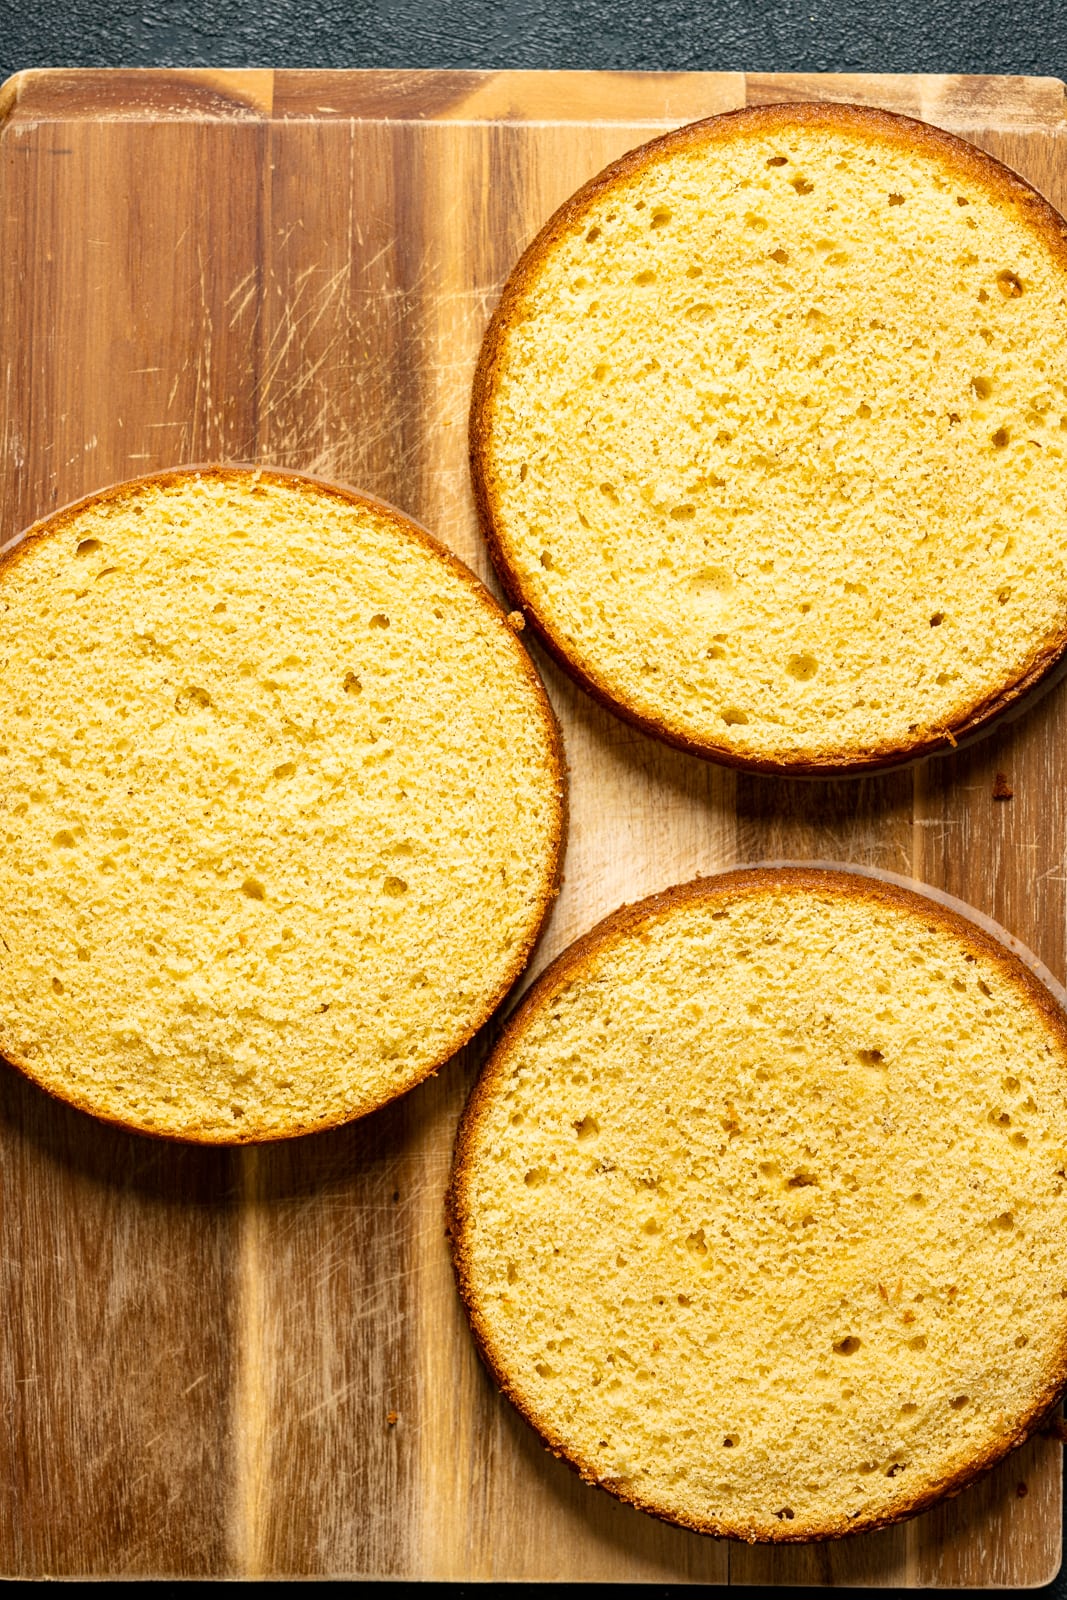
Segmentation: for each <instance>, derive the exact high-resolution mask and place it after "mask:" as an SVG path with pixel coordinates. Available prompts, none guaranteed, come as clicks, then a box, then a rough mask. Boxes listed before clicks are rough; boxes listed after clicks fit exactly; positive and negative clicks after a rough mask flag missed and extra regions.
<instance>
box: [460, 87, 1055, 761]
mask: <svg viewBox="0 0 1067 1600" xmlns="http://www.w3.org/2000/svg"><path fill="white" fill-rule="evenodd" d="M1065 238H1067V232H1065V226H1064V224H1063V221H1062V219H1061V218H1060V217H1059V216H1058V215H1057V214H1056V213H1055V212H1054V211H1053V210H1052V208H1051V207H1050V206H1048V205H1047V203H1046V202H1044V201H1043V200H1041V199H1040V198H1039V197H1038V196H1037V195H1036V193H1035V192H1034V191H1033V190H1031V189H1029V188H1028V186H1027V185H1025V184H1024V183H1023V182H1022V181H1021V180H1020V179H1018V178H1016V177H1015V176H1014V175H1013V174H1011V173H1009V172H1008V171H1007V169H1006V168H1004V167H1002V166H1001V165H1000V164H999V163H997V162H995V161H993V160H992V159H991V158H989V157H986V156H984V155H982V154H981V153H980V152H978V151H975V150H974V149H972V148H971V147H970V146H968V145H966V144H964V143H963V142H962V141H960V140H957V139H955V138H952V137H951V136H949V135H946V134H943V133H940V132H939V131H937V130H935V129H932V128H929V127H925V126H924V125H922V124H919V123H916V122H913V121H910V120H908V119H905V118H899V117H894V116H889V115H886V114H884V113H878V112H873V111H869V110H862V109H859V108H855V107H842V106H816V105H809V106H783V107H765V108H760V109H757V110H750V111H746V112H741V113H733V114H729V115H726V116H722V117H718V118H713V119H711V120H710V121H708V122H706V123H702V124H697V125H695V126H693V127H691V128H688V129H683V130H680V131H679V132H678V133H676V134H673V135H669V136H668V137H667V138H666V139H663V140H659V141H656V142H655V143H653V144H651V145H648V146H646V147H644V148H643V149H641V150H638V151H635V152H632V153H631V155H629V156H627V157H624V158H623V160H622V161H621V162H619V163H617V164H616V166H615V167H613V168H609V169H608V171H607V172H606V173H605V174H603V175H602V176H601V177H600V178H599V179H595V180H594V181H593V182H592V183H591V184H589V185H588V186H587V187H586V188H585V189H584V190H582V191H581V192H580V193H579V194H578V195H577V196H576V197H575V198H574V199H573V200H572V201H571V202H570V203H569V204H568V205H566V206H564V207H563V208H562V210H561V211H560V212H558V213H557V215H556V216H555V217H554V218H553V219H552V221H551V222H550V223H549V224H548V225H547V227H546V228H545V230H544V231H543V233H542V234H541V235H540V236H539V238H538V239H537V240H536V241H535V242H534V244H533V245H532V246H531V248H530V250H529V251H528V252H527V254H526V256H525V257H524V258H523V260H522V262H521V263H520V264H519V267H518V268H517V270H516V272H515V273H514V274H513V276H512V278H511V280H510V281H509V284H508V286H507V288H506V289H505V292H504V296H503V299H502V301H501V305H500V307H499V309H498V311H497V313H496V316H495V318H494V320H493V322H492V324H491V326H490V330H489V333H488V335H487V338H486V342H485V345H484V348H483V352H482V358H481V363H480V368H479V372H478V378H477V383H476V389H475V397H474V404H473V408H472V419H471V420H472V462H473V470H474V479H475V487H476V492H477V494H478V498H479V502H480V507H481V513H482V517H483V521H484V523H485V526H486V530H487V533H488V536H489V538H490V541H491V543H492V546H493V549H494V554H495V558H496V560H497V562H498V565H499V567H500V570H501V574H502V577H503V579H504V581H505V584H506V586H507V587H508V590H509V594H510V596H511V599H512V601H513V602H514V603H516V604H522V605H524V606H525V608H526V610H527V614H528V617H529V619H530V620H531V621H532V622H534V623H535V625H536V626H537V627H538V628H539V629H540V631H541V633H542V634H543V636H544V638H545V639H546V641H547V642H548V643H549V645H550V646H551V648H552V649H553V650H554V652H555V653H556V655H557V656H558V657H559V658H560V659H561V660H562V661H563V662H564V663H565V664H566V665H568V666H569V667H570V669H571V670H572V671H573V672H574V673H575V674H576V675H577V676H578V677H579V678H580V679H581V680H582V681H583V682H584V683H585V684H586V686H587V687H588V688H590V689H591V690H592V691H593V692H594V693H596V694H598V695H599V696H600V697H601V698H602V699H605V700H607V701H608V702H609V703H610V704H612V705H613V706H614V707H615V708H616V709H617V710H619V711H621V712H623V713H624V714H625V715H627V716H629V717H631V718H633V719H634V720H635V721H637V722H638V723H639V724H640V725H641V726H643V727H645V728H647V729H649V730H650V731H653V732H657V733H659V734H660V735H661V736H663V737H666V738H668V739H671V740H672V741H674V742H675V743H677V744H680V745H682V746H685V747H688V748H691V749H693V750H696V751H698V752H699V753H703V754H705V755H708V756H712V757H717V758H718V759H721V760H726V761H731V762H734V763H736V764H741V765H749V766H756V767H760V766H762V767H768V768H775V769H781V768H785V769H792V770H820V769H823V768H833V767H839V766H849V765H874V764H880V763H885V762H889V761H893V760H900V759H905V758H907V757H909V756H913V755H915V754H919V753H922V752H923V751H924V750H927V749H930V748H936V747H938V746H942V745H944V744H945V743H946V741H947V740H948V741H949V742H950V735H956V734H959V733H960V732H961V731H967V730H968V729H969V728H970V727H972V726H975V725H979V724H980V723H981V722H982V721H984V720H986V719H987V718H988V717H989V716H991V715H992V714H994V713H995V712H996V711H997V710H998V709H1000V708H1001V707H1002V705H1003V704H1004V703H1005V701H1006V699H1007V700H1010V699H1011V698H1012V697H1013V696H1015V695H1017V694H1019V693H1021V692H1023V690H1024V689H1025V688H1026V687H1028V686H1029V685H1030V684H1031V683H1032V682H1034V681H1036V679H1037V678H1038V677H1040V676H1041V674H1042V673H1043V672H1044V670H1045V669H1046V668H1047V666H1048V665H1049V663H1050V662H1051V661H1052V660H1053V659H1054V658H1055V657H1056V655H1057V654H1058V653H1059V651H1060V650H1061V649H1062V646H1063V642H1064V639H1065V637H1067V633H1065V629H1067V547H1065V545H1064V541H1063V538H1062V507H1063V504H1064V500H1065V495H1067V314H1065V299H1067V248H1065Z"/></svg>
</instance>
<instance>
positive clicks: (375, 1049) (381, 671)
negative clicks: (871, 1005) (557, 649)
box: [0, 468, 564, 1142]
mask: <svg viewBox="0 0 1067 1600" xmlns="http://www.w3.org/2000/svg"><path fill="white" fill-rule="evenodd" d="M0 627H2V640H0V1054H2V1055H3V1056H5V1057H6V1058H7V1059H8V1060H9V1061H10V1062H12V1063H13V1064H14V1065H16V1066H17V1067H20V1068H21V1069H22V1070H23V1071H24V1072H26V1073H27V1074H28V1075H29V1076H30V1077H31V1078H34V1079H35V1080H36V1081H37V1082H38V1083H39V1084H41V1085H42V1086H43V1087H44V1088H45V1089H47V1090H49V1091H50V1092H52V1093H53V1094H56V1095H58V1096H60V1097H62V1098H63V1099H65V1100H68V1101H70V1102H71V1103H72V1104H74V1105H76V1106H78V1107H80V1108H82V1109H83V1110H86V1111H90V1112H93V1113H95V1114H96V1115H97V1116H101V1117H104V1118H107V1119H109V1120H112V1121H116V1122H119V1123H123V1124H126V1125H128V1126H130V1127H133V1128H137V1129H140V1130H142V1131H144V1132H149V1133H154V1134H161V1135H169V1136H173V1137H179V1138H183V1139H193V1140H199V1141H205V1142H233V1141H244V1140H258V1139H271V1138H279V1137H283V1136H288V1135H292V1134H296V1133H302V1132H305V1131H308V1130H313V1129H317V1128H324V1127H328V1126H332V1125H334V1124H337V1123H341V1122H344V1121H346V1120H348V1119H349V1118H352V1117H356V1116H360V1115H362V1114H363V1113H364V1112H367V1111H370V1110H372V1109H373V1108H375V1107H377V1106H380V1105H382V1104H383V1103H384V1102H386V1101H388V1100H390V1099H391V1098H392V1097H393V1096H395V1095H397V1094H400V1093H401V1092H402V1091H403V1090H405V1089H408V1088H410V1087H411V1085H412V1084H414V1083H417V1082H418V1081H419V1080H420V1079H421V1078H423V1077H425V1076H426V1074H427V1073H429V1072H432V1071H433V1070H434V1069H435V1068H436V1067H438V1066H440V1065H441V1064H442V1063H443V1062H444V1061H445V1060H447V1059H448V1057H449V1056H450V1055H451V1054H452V1053H453V1052H454V1051H455V1050H456V1049H458V1047H459V1046H460V1045H462V1044H463V1043H464V1042H465V1041H466V1040H467V1039H469V1038H470V1036H471V1035H472V1033H473V1032H474V1031H475V1029H476V1028H477V1027H478V1026H479V1025H480V1024H481V1023H482V1022H484V1021H485V1019H486V1018H487V1017H488V1016H489V1014H490V1013H491V1011H492V1010H493V1008H494V1006H496V1004H497V1003H498V1002H499V1000H500V999H501V997H502V996H503V994H504V993H505V991H506V990H507V988H508V987H509V985H510V984H511V983H512V981H513V980H514V979H515V977H516V976H517V975H518V973H519V972H520V971H521V969H522V967H523V965H524V963H525V961H526V959H527V957H528V955H529V952H530V949H531V947H532V944H533V941H534V939H535V937H536V935H537V932H538V929H539V927H540V924H541V922H542V919H543V917H544V915H545V912H546V909H547V907H548V906H549V904H550V903H551V900H552V897H553V894H554V892H555V885H556V877H557V868H558V862H559V856H560V850H561V843H562V832H563V822H564V795H563V772H562V756H561V747H560V741H559V735H558V730H557V727H556V723H555V720H554V717H553V715H552V712H551V709H550V707H549V705H548V702H547V700H546V698H545V695H544V692H543V690H542V688H541V684H540V681H539V679H538V677H537V674H536V672H535V670H534V668H533V666H532V665H531V663H530V661H529V659H528V657H527V656H526V654H525V652H524V650H523V648H522V646H521V645H520V644H519V642H518V640H517V639H516V637H515V634H514V630H513V629H512V628H511V627H510V626H509V624H508V621H507V618H506V617H505V615H504V613H503V612H502V611H501V610H500V608H499V606H498V605H497V604H496V602H495V601H494V600H493V599H492V597H491V596H490V595H489V594H488V592H487V591H486V590H485V589H484V588H483V587H482V585H481V584H480V583H479V582H478V580H477V579H476V578H475V577H474V576H473V574H472V573H470V572H469V571H468V570H467V569H466V568H465V567H464V566H462V564H461V563H460V562H459V561H457V560H456V559H455V558H453V557H452V556H451V555H449V554H448V553H447V552H446V551H445V550H444V549H442V548H441V547H440V546H438V545H437V544H436V542H435V541H434V540H432V539H431V538H430V537H429V535H428V534H426V533H424V532H423V531H422V530H421V529H419V528H417V527H415V526H414V525H413V524H412V523H410V522H409V521H408V520H407V519H406V518H405V517H403V516H401V515H400V514H399V513H398V512H396V511H393V510H391V509H389V508H387V507H385V506H383V505H381V504H378V503H377V502H374V501H371V500H368V499H366V498H364V497H363V496H361V495H358V494H355V493H353V492H351V491H348V490H342V489H338V488H334V487H331V486H329V485H326V484H323V483H320V482H318V481H316V480H313V479H309V478H303V477H300V476H297V475H295V474H283V473H279V472H273V471H253V470H251V469H248V470H243V469H230V468H220V469H205V470H203V471H195V470H182V471H175V472H171V473H166V474H162V475H159V476H155V477H150V478H145V479H142V480H139V481H137V482H133V483H127V484H123V485H121V486H119V487H118V488H114V489H109V490H106V491H104V492H103V493H101V494H97V495H94V496H91V497H90V498H88V499H86V500H83V501H81V502H80V503H79V504H77V505H75V506H73V507H71V508H69V509H67V510H64V511H60V512H57V513H56V514H55V515H54V516H52V517H50V518H48V519H47V520H46V521H44V522H42V523H40V524H39V525H38V526H36V527H35V528H34V529H31V531H30V533H29V534H28V535H27V537H26V538H25V539H24V540H23V541H22V542H21V543H20V544H19V545H17V546H16V547H15V548H14V549H13V550H12V551H10V552H9V553H8V554H7V555H6V557H5V558H4V559H3V560H2V562H0Z"/></svg>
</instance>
